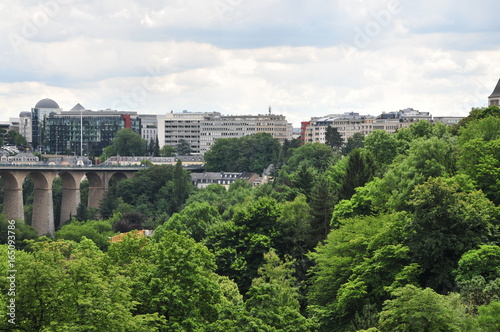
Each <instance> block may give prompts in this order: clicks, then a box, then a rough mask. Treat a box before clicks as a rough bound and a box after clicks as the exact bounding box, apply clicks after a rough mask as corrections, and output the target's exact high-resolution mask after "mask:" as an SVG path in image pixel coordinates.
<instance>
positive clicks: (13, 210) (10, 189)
mask: <svg viewBox="0 0 500 332" xmlns="http://www.w3.org/2000/svg"><path fill="white" fill-rule="evenodd" d="M27 175H28V172H23V171H12V172H4V171H2V172H0V176H1V177H2V180H3V190H4V193H3V197H4V198H3V211H4V214H5V217H7V219H9V220H12V219H15V220H20V221H24V203H23V182H24V179H25V178H26V176H27Z"/></svg>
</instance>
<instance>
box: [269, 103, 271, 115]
mask: <svg viewBox="0 0 500 332" xmlns="http://www.w3.org/2000/svg"><path fill="white" fill-rule="evenodd" d="M269 114H271V105H269Z"/></svg>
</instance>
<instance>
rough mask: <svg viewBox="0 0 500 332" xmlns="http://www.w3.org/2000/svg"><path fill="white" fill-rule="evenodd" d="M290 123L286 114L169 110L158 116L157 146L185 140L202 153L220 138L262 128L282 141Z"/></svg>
mask: <svg viewBox="0 0 500 332" xmlns="http://www.w3.org/2000/svg"><path fill="white" fill-rule="evenodd" d="M292 131H293V129H292V124H291V123H288V122H287V121H286V118H285V116H283V115H276V114H266V115H262V114H260V115H222V114H221V113H219V112H206V113H200V112H188V111H183V112H181V113H174V112H171V113H168V114H166V115H162V116H158V137H159V143H160V147H163V146H165V145H169V146H173V147H175V146H177V144H179V142H180V141H181V140H185V141H187V142H188V143H189V145H190V147H191V152H192V153H193V154H204V153H205V152H207V151H208V150H209V149H210V147H211V146H212V145H213V144H214V142H215V141H216V140H217V139H220V138H238V137H242V136H245V135H252V134H257V133H261V132H267V133H270V134H271V135H272V136H273V137H274V138H277V139H278V140H279V141H280V142H281V143H283V142H284V141H285V139H288V140H290V139H291V138H292Z"/></svg>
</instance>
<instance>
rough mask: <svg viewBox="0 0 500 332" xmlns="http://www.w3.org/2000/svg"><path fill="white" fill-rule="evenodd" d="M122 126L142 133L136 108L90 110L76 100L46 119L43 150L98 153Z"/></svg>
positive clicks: (64, 152) (92, 154) (107, 144)
mask: <svg viewBox="0 0 500 332" xmlns="http://www.w3.org/2000/svg"><path fill="white" fill-rule="evenodd" d="M123 128H130V129H131V130H132V131H134V132H135V133H137V134H140V133H141V121H140V118H139V117H138V116H137V112H120V111H117V110H111V109H106V110H99V111H92V110H88V109H85V108H84V107H83V106H82V105H80V104H77V105H75V107H73V108H72V109H71V110H69V111H67V112H61V113H57V114H56V113H51V114H50V116H49V117H48V118H47V119H46V132H47V135H46V137H47V140H46V144H47V147H46V152H47V153H51V154H71V153H74V154H76V155H80V154H83V155H89V156H99V155H101V154H102V151H103V149H104V148H105V147H107V146H109V145H111V143H112V140H113V138H114V137H115V135H116V132H117V131H118V130H120V129H123Z"/></svg>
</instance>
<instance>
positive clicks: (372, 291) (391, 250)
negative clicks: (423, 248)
mask: <svg viewBox="0 0 500 332" xmlns="http://www.w3.org/2000/svg"><path fill="white" fill-rule="evenodd" d="M400 220H401V215H400V214H394V215H379V216H367V217H357V218H352V219H345V220H342V224H341V225H340V227H339V228H338V229H333V230H332V231H331V232H330V234H329V235H328V237H327V239H326V241H325V242H324V243H323V244H321V243H320V244H319V245H318V246H317V247H316V250H315V251H313V252H311V253H310V257H311V258H312V259H313V260H314V262H315V264H314V265H313V266H312V267H311V269H310V271H309V272H310V276H311V277H310V280H309V281H308V284H309V285H310V286H309V289H308V294H307V297H308V299H309V304H310V305H309V307H308V309H309V310H310V313H311V316H313V317H317V318H318V319H319V321H320V323H321V327H320V331H352V330H354V329H355V328H357V327H355V326H354V324H355V319H356V317H358V318H359V316H360V315H363V312H365V310H366V308H367V307H366V306H367V305H374V306H375V311H378V310H379V309H380V307H381V304H382V302H383V301H384V300H386V299H388V298H389V295H390V294H389V292H390V290H391V289H392V288H394V287H396V286H398V285H405V284H408V283H415V282H416V276H417V275H418V269H417V267H416V266H415V265H412V264H411V260H410V255H409V250H408V248H406V247H404V246H402V245H401V244H400V242H401V239H402V233H401V228H402V226H401V222H400ZM375 315H376V312H375V313H373V314H372V315H371V316H372V319H368V318H369V317H365V319H366V320H371V321H373V317H374V316H375ZM358 327H361V328H366V327H367V326H358Z"/></svg>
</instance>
